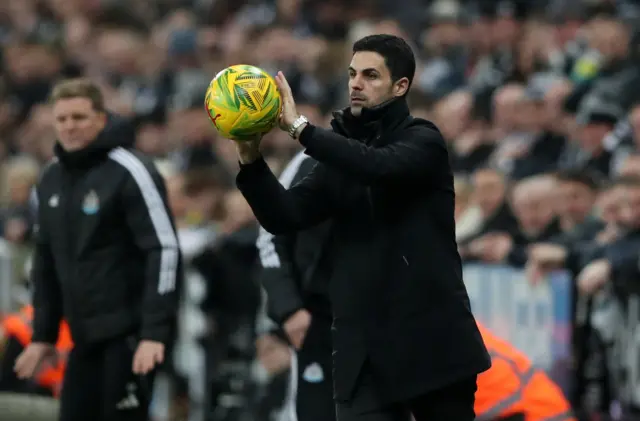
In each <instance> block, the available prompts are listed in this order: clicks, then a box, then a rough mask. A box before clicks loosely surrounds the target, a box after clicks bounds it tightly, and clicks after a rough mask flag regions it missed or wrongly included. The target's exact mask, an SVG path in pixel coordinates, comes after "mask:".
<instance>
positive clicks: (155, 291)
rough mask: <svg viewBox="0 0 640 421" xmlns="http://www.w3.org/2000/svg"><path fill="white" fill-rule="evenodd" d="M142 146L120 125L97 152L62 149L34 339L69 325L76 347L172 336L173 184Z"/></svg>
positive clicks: (42, 196)
mask: <svg viewBox="0 0 640 421" xmlns="http://www.w3.org/2000/svg"><path fill="white" fill-rule="evenodd" d="M133 141H134V135H133V130H132V128H131V126H129V125H128V124H126V123H125V122H124V121H122V120H119V119H117V118H115V117H110V121H109V123H108V125H107V127H106V128H105V130H104V131H103V132H102V133H101V134H100V135H99V136H98V138H97V139H96V140H95V141H94V142H93V143H91V145H90V146H88V147H87V148H85V149H82V150H79V151H75V152H66V151H64V150H63V149H62V148H61V147H60V145H56V148H55V152H56V156H57V159H56V160H54V161H53V162H52V163H51V164H50V165H49V166H48V167H47V168H46V169H45V171H44V173H43V175H42V178H41V180H40V182H39V184H38V187H37V199H38V228H37V250H36V256H35V259H34V268H33V281H34V307H35V320H34V338H33V340H34V341H43V342H54V341H55V340H56V337H57V332H58V323H59V321H60V319H61V318H62V317H64V318H65V319H66V320H67V321H68V323H69V325H70V327H71V331H72V334H73V339H74V342H75V343H76V345H83V344H91V343H97V342H100V341H102V340H106V339H109V338H112V337H116V336H119V335H129V334H135V335H138V336H139V337H141V338H142V339H152V340H157V341H161V342H165V343H166V342H168V341H169V339H170V337H171V333H172V330H173V325H174V317H175V314H176V307H177V292H176V287H177V286H178V284H179V280H180V279H181V275H180V273H181V272H180V269H181V260H180V259H181V258H180V251H179V248H178V241H177V238H176V235H175V229H174V224H173V221H172V217H171V215H170V213H169V211H168V207H167V201H166V192H165V186H164V182H163V179H162V178H161V176H160V175H159V173H158V172H157V170H156V168H155V166H154V164H153V162H152V161H151V160H149V159H147V158H145V157H144V156H142V155H141V154H139V153H137V152H135V151H133V150H131V149H130V148H131V146H132V145H133Z"/></svg>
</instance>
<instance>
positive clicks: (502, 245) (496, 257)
mask: <svg viewBox="0 0 640 421" xmlns="http://www.w3.org/2000/svg"><path fill="white" fill-rule="evenodd" d="M512 248H513V240H512V239H511V236H510V235H508V234H501V233H495V234H487V236H486V243H485V249H484V254H483V256H482V258H483V260H484V261H485V262H488V263H500V262H503V261H504V260H505V259H506V258H507V256H508V255H509V253H510V252H511V249H512Z"/></svg>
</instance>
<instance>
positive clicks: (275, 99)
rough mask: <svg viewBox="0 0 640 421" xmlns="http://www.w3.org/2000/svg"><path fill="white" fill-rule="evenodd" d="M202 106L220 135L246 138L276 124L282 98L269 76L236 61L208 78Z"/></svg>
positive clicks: (267, 129)
mask: <svg viewBox="0 0 640 421" xmlns="http://www.w3.org/2000/svg"><path fill="white" fill-rule="evenodd" d="M204 105H205V108H206V110H207V114H208V115H209V118H210V119H211V122H212V123H213V126H214V127H215V128H216V130H217V131H218V132H219V133H220V134H221V135H222V136H224V137H226V138H227V139H231V140H236V141H246V140H252V139H255V138H256V136H258V135H261V134H264V133H267V132H268V131H270V130H271V129H272V128H273V127H274V126H275V125H276V124H277V123H278V117H279V116H280V111H281V109H282V100H281V99H280V92H279V91H278V87H277V85H276V82H275V80H274V79H273V77H271V75H269V74H268V73H267V72H265V71H264V70H262V69H260V68H258V67H255V66H250V65H247V64H238V65H235V66H230V67H227V68H226V69H224V70H222V71H221V72H220V73H218V74H217V75H216V77H215V78H214V79H213V80H212V81H211V83H210V84H209V88H207V93H206V95H205V100H204Z"/></svg>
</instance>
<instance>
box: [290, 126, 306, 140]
mask: <svg viewBox="0 0 640 421" xmlns="http://www.w3.org/2000/svg"><path fill="white" fill-rule="evenodd" d="M308 125H309V123H302V124H301V125H300V126H298V128H297V129H296V130H295V131H294V132H293V138H294V139H299V138H300V133H302V131H303V130H304V129H305V127H307V126H308Z"/></svg>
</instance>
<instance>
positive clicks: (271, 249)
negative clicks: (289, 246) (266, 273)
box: [256, 151, 309, 268]
mask: <svg viewBox="0 0 640 421" xmlns="http://www.w3.org/2000/svg"><path fill="white" fill-rule="evenodd" d="M307 158H309V156H308V155H306V154H305V153H304V151H301V152H298V154H297V155H296V156H294V157H293V159H292V160H291V161H290V162H289V164H288V165H287V166H286V167H285V169H284V170H283V171H282V174H280V184H282V185H283V186H284V187H285V188H287V189H288V188H289V187H291V183H292V182H293V179H294V178H295V176H296V174H297V173H298V170H299V169H300V165H302V163H303V162H304V160H305V159H307ZM256 247H257V248H258V252H259V254H260V263H261V264H262V267H263V268H279V267H280V266H281V265H282V263H281V262H280V256H278V253H277V252H276V247H275V245H274V244H273V234H271V233H269V232H267V230H265V229H264V228H262V227H260V233H259V234H258V240H257V241H256Z"/></svg>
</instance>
